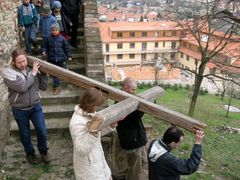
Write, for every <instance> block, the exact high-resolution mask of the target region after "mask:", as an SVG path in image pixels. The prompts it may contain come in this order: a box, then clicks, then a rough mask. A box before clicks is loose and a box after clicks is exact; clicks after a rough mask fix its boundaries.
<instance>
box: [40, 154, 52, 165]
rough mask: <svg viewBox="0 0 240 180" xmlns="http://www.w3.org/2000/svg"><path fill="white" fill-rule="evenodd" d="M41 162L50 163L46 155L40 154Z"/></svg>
mask: <svg viewBox="0 0 240 180" xmlns="http://www.w3.org/2000/svg"><path fill="white" fill-rule="evenodd" d="M41 160H42V162H44V163H50V161H51V159H50V157H49V155H48V154H47V153H44V154H41Z"/></svg>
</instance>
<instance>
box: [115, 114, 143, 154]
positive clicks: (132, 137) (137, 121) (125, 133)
mask: <svg viewBox="0 0 240 180" xmlns="http://www.w3.org/2000/svg"><path fill="white" fill-rule="evenodd" d="M143 114H144V113H143V112H141V111H138V110H136V111H134V112H132V113H131V114H129V115H128V116H126V117H125V118H124V119H123V120H122V121H119V122H118V126H117V132H118V137H119V141H120V145H121V147H122V148H123V149H126V150H131V149H136V148H139V147H142V146H145V145H146V143H147V135H146V130H145V128H144V126H143V123H142V119H141V118H142V116H143Z"/></svg>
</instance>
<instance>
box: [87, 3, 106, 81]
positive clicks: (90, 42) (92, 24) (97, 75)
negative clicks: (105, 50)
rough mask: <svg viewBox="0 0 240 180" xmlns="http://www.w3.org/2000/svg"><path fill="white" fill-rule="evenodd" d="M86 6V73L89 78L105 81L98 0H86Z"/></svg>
mask: <svg viewBox="0 0 240 180" xmlns="http://www.w3.org/2000/svg"><path fill="white" fill-rule="evenodd" d="M85 2H86V5H85V7H84V36H85V51H84V52H85V59H86V75H87V77H89V78H92V79H95V80H98V81H102V82H103V81H104V80H105V77H104V76H105V75H104V74H105V73H104V64H103V54H102V43H101V39H100V30H99V26H98V9H97V1H96V0H88V1H85Z"/></svg>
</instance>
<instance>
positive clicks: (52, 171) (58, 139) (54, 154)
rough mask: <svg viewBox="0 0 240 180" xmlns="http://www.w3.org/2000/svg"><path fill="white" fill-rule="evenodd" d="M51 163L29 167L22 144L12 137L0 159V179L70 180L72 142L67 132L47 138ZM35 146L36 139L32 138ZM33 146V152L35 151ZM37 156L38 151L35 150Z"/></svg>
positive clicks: (15, 136)
mask: <svg viewBox="0 0 240 180" xmlns="http://www.w3.org/2000/svg"><path fill="white" fill-rule="evenodd" d="M48 137H49V138H48V139H49V140H48V144H49V145H48V146H49V154H50V156H51V159H52V161H51V163H50V164H49V165H46V164H44V163H39V164H37V165H31V164H29V163H28V162H26V158H25V153H24V150H23V147H22V144H21V143H20V141H19V137H18V136H17V135H12V136H11V137H10V138H9V139H8V141H7V146H6V149H5V153H4V154H3V156H2V158H1V159H0V179H1V180H2V179H3V180H5V179H14V180H23V179H24V180H25V179H26V180H27V179H28V180H35V179H39V180H46V179H47V180H59V179H63V180H65V179H66V180H72V179H75V178H74V173H73V165H72V154H73V153H72V151H73V149H72V140H71V137H70V135H69V133H68V132H67V131H60V132H58V133H56V134H49V136H48ZM33 144H34V145H36V137H35V136H33ZM36 149H37V148H36V146H35V150H36ZM36 153H37V155H39V154H38V151H37V150H36Z"/></svg>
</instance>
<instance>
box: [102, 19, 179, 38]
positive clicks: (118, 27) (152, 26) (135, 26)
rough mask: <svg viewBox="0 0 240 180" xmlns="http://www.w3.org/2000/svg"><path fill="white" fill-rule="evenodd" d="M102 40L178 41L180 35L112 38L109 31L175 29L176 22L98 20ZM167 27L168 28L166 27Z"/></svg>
mask: <svg viewBox="0 0 240 180" xmlns="http://www.w3.org/2000/svg"><path fill="white" fill-rule="evenodd" d="M99 26H100V32H101V39H102V42H139V41H161V40H162V41H178V40H180V37H166V36H165V37H142V38H121V39H112V38H111V36H110V32H111V31H112V32H124V31H125V32H126V31H146V30H147V31H158V30H170V29H176V28H179V27H176V23H175V22H172V21H159V22H100V23H99ZM167 27H168V28H167Z"/></svg>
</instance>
